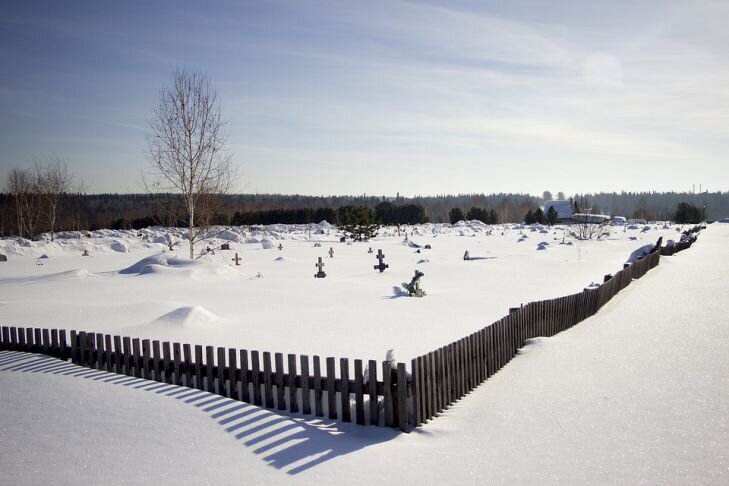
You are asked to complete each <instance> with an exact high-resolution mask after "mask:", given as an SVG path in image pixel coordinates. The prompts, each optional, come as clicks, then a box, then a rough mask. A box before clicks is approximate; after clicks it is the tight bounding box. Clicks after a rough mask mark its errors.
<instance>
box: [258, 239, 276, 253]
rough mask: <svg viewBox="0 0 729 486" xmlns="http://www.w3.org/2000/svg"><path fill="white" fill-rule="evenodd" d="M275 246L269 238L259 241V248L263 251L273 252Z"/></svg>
mask: <svg viewBox="0 0 729 486" xmlns="http://www.w3.org/2000/svg"><path fill="white" fill-rule="evenodd" d="M275 246H276V244H275V243H274V241H273V240H272V239H270V238H264V239H262V240H261V247H263V249H264V250H273V248H274V247H275Z"/></svg>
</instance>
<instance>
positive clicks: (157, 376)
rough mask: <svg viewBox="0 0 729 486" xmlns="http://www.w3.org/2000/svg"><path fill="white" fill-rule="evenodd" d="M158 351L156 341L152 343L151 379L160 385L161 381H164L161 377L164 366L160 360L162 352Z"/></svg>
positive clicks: (158, 346) (157, 342)
mask: <svg viewBox="0 0 729 486" xmlns="http://www.w3.org/2000/svg"><path fill="white" fill-rule="evenodd" d="M160 349H161V348H160V344H159V341H157V340H156V339H155V340H154V341H152V366H151V370H152V375H153V378H152V379H153V380H154V381H159V382H160V383H161V382H162V380H164V377H163V376H162V366H164V361H163V359H162V351H161V350H160Z"/></svg>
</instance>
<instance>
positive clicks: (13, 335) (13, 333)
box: [10, 327, 76, 351]
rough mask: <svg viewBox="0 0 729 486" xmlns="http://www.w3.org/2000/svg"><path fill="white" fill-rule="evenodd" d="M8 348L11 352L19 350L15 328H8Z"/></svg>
mask: <svg viewBox="0 0 729 486" xmlns="http://www.w3.org/2000/svg"><path fill="white" fill-rule="evenodd" d="M71 332H73V333H74V335H75V333H76V331H71ZM10 346H11V349H12V350H13V351H17V350H19V349H20V344H19V342H18V330H17V329H16V328H15V327H11V328H10Z"/></svg>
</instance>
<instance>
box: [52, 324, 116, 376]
mask: <svg viewBox="0 0 729 486" xmlns="http://www.w3.org/2000/svg"><path fill="white" fill-rule="evenodd" d="M64 334H65V333H61V338H63V335H64ZM114 373H118V374H120V375H123V374H124V351H123V350H122V338H121V336H118V335H117V336H114Z"/></svg>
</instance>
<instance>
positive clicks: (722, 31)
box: [0, 0, 729, 196]
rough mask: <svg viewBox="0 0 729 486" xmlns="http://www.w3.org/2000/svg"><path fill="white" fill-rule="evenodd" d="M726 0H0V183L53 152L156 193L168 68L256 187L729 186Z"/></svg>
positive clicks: (434, 190)
mask: <svg viewBox="0 0 729 486" xmlns="http://www.w3.org/2000/svg"><path fill="white" fill-rule="evenodd" d="M727 18H729V2H727V1H724V0H715V1H712V0H707V1H691V2H688V1H676V2H674V1H670V0H657V1H640V0H633V1H622V0H617V1H611V2H588V1H586V2H578V1H550V2H546V1H536V0H535V1H510V2H501V1H494V2H491V1H449V2H436V1H426V2H399V1H367V2H353V1H352V2H349V1H331V2H327V1H290V2H284V1H254V2H247V1H209V2H199V1H196V2H186V1H123V2H112V1H100V0H97V1H88V2H85V1H65V2H57V1H31V0H25V1H15V0H10V1H8V0H5V1H4V2H2V4H0V65H2V69H1V70H0V183H4V180H5V176H6V174H7V171H8V170H9V169H10V168H13V167H25V166H28V165H30V164H32V163H33V161H36V160H41V161H42V160H47V159H49V158H50V157H51V156H52V155H54V154H58V155H61V156H63V157H65V159H66V160H67V161H68V162H69V165H70V166H71V168H72V169H73V171H74V172H75V173H76V174H77V175H78V176H80V177H81V178H83V179H84V181H85V182H86V184H87V186H88V191H89V192H92V193H96V192H142V187H141V185H140V180H141V174H142V172H143V171H144V170H145V168H146V167H147V164H148V161H147V145H146V138H145V137H146V134H147V133H148V129H147V120H148V119H149V118H150V117H151V116H152V114H153V108H154V106H155V104H156V103H157V100H158V96H159V90H160V89H161V88H163V87H166V86H168V85H169V84H170V79H171V75H172V73H173V72H174V70H175V68H177V67H178V66H179V67H186V68H192V69H199V70H202V71H204V72H206V73H207V74H208V76H209V77H210V79H211V80H212V81H213V82H214V84H215V85H216V86H217V89H218V94H219V97H220V99H221V101H222V111H223V117H224V118H225V119H227V120H228V122H229V125H228V129H229V136H228V147H229V149H230V151H231V152H232V153H233V154H234V157H235V160H237V161H238V163H239V165H240V169H241V173H242V176H241V179H240V181H239V184H238V189H239V190H240V191H242V192H277V193H300V194H312V195H325V194H363V193H366V194H374V195H394V194H395V193H397V192H399V193H401V194H404V195H408V196H411V195H416V194H422V195H425V194H446V193H470V192H486V193H490V192H502V191H503V192H528V193H532V194H541V193H542V191H544V190H550V191H552V192H554V193H556V192H557V191H563V192H565V193H567V194H572V193H577V192H596V191H620V190H629V191H643V190H657V191H663V190H690V189H691V188H692V185H693V184H695V185H696V187H697V188H698V185H699V184H702V187H703V188H704V189H709V190H712V191H714V190H721V191H726V190H729V187H728V183H729V164H727V154H729V49H727V47H726V46H729V29H727V28H726V19H727Z"/></svg>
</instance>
